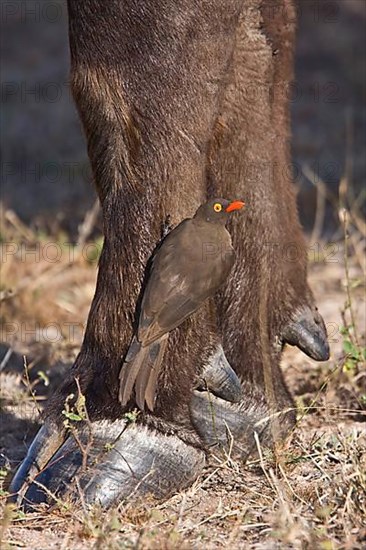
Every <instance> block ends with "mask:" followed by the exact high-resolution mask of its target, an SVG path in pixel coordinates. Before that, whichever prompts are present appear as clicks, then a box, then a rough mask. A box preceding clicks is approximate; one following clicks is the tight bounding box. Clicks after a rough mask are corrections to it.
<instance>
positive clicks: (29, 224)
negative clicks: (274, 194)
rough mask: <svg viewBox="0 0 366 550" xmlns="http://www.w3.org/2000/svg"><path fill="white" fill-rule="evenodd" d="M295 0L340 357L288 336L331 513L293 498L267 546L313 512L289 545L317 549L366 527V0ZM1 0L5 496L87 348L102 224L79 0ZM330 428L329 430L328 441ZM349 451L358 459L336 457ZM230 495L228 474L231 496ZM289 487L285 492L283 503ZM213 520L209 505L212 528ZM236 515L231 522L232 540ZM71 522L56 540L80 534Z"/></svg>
mask: <svg viewBox="0 0 366 550" xmlns="http://www.w3.org/2000/svg"><path fill="white" fill-rule="evenodd" d="M80 1H82V0H80ZM105 1H106V2H108V0H105ZM296 5H297V11H298V31H297V42H296V54H295V76H294V82H293V83H292V85H291V86H290V88H289V90H287V91H282V90H281V91H280V93H283V92H284V93H288V95H289V98H290V104H291V112H292V163H291V166H290V167H289V171H290V172H291V171H292V172H293V175H294V182H295V186H296V190H297V196H298V204H299V212H300V218H301V222H302V224H303V226H304V228H305V231H306V238H307V241H308V247H309V282H310V285H311V288H312V290H313V292H314V294H315V298H316V301H317V304H318V306H319V310H320V312H321V314H322V315H323V317H324V319H325V322H326V326H327V330H328V336H329V341H330V346H331V358H330V360H329V361H327V362H325V363H316V362H314V361H312V360H310V359H309V358H308V357H306V356H305V355H304V354H302V353H301V352H300V351H299V350H297V349H296V348H292V347H287V348H286V350H285V352H284V354H283V360H282V367H283V371H284V374H285V379H286V382H287V384H288V386H289V389H290V391H291V393H292V395H293V396H294V398H295V401H296V405H297V408H298V411H299V418H300V419H301V430H299V433H300V436H301V437H302V438H303V442H302V445H303V447H301V449H300V451H299V453H300V454H299V456H301V459H300V458H299V459H298V460H297V459H296V464H297V466H296V468H297V470H296V471H294V470H291V478H290V479H291V481H292V482H293V483H294V487H295V491H294V490H293V491H292V492H293V494H294V495H295V492H296V493H299V491H300V493H299V494H300V495H301V494H302V495H303V500H302V499H300V500H301V502H302V503H305V504H306V503H308V502H310V501H311V502H313V501H314V502H315V504H314V506H315V509H318V510H320V511H321V513H322V515H320V512H319V513H317V514H316V517H315V516H314V515H312V512H311V507H310V508H309V507H308V506H306V508H305V511H303V509H301V511H299V510H300V509H299V502H300V500H295V503H294V504H293V505H291V510H297V511H298V515H299V516H301V517H299V518H298V519H296V521H294V520H291V521H292V523H289V522H288V519H286V522H287V523H286V524H285V527H284V531H283V533H284V535H283V536H284V539H283V541H284V542H282V543H281V542H280V543H279V544H280V546H278V544H277V543H276V544H275V546H273V545H272V544H270V543H268V540H267V539H266V541H265V545H264V546H258V548H269V547H271V548H272V547H276V548H277V547H281V548H287V547H289V546H288V543H289V540H293V539H289V538H288V537H289V533H290V532H291V533H294V532H295V531H296V529H295V531H294V528H293V526H294V525H295V523H296V525H300V523H301V522H304V521H306V522H307V525H308V527H306V528H305V527H301V529H300V530H299V531H298V533H297V535H293V536H295V538H296V537H298V539H296V540H298V541H299V544H298V545H297V546H296V544H294V546H291V548H292V547H295V546H296V547H299V548H300V547H301V548H302V547H303V544H304V541H310V542H309V548H327V549H328V548H361V547H362V544H361V542H360V543H359V544H358V542H357V541H361V539H362V540H365V532H364V531H362V529H364V525H365V523H364V517H365V511H364V512H362V510H361V500H359V501H357V495H358V494H359V495H360V494H361V493H362V494H363V492H364V490H365V484H364V483H365V482H364V479H365V478H364V473H363V474H361V473H360V472H361V471H363V472H364V471H365V468H364V467H363V468H362V467H361V466H359V464H358V463H356V462H357V460H358V459H357V460H356V459H355V458H354V457H357V456H361V454H363V456H366V454H365V449H366V443H365V439H364V436H365V430H364V424H362V421H363V422H364V421H365V418H366V413H365V408H366V375H365V373H366V369H365V359H366V347H365V332H366V331H365V316H366V299H365V237H366V223H365V199H366V191H365V166H366V155H365V145H366V141H365V140H366V138H365V136H366V101H365V96H366V74H365V45H366V36H365V26H366V2H365V1H364V0H298V1H297V3H296ZM0 6H1V28H0V31H1V79H2V84H1V102H2V105H1V128H0V131H1V143H0V149H1V166H0V167H1V174H0V175H1V205H0V214H1V219H0V239H1V241H0V252H1V253H2V254H1V256H2V257H1V260H2V265H1V279H0V306H1V312H0V390H1V392H0V407H1V420H0V506H1V496H4V494H5V493H4V492H2V482H3V480H4V479H5V478H6V476H8V474H9V472H11V471H13V470H14V468H15V467H16V465H17V464H18V463H19V461H20V460H21V459H22V458H23V457H24V454H25V452H26V449H27V446H28V445H29V443H30V441H31V439H32V437H33V435H34V434H35V432H36V430H37V428H38V427H39V424H40V414H39V413H40V411H41V410H42V407H43V404H44V403H45V401H46V399H47V397H48V395H49V394H50V392H52V391H53V389H54V388H55V387H56V386H57V385H58V384H59V383H60V381H61V380H62V379H63V377H64V376H65V372H66V370H67V369H69V368H70V365H71V364H72V363H73V361H74V359H75V357H76V355H77V353H78V350H79V349H80V344H81V341H82V336H83V331H84V326H85V322H86V319H87V315H88V311H89V307H90V303H91V300H92V297H93V294H94V289H95V282H96V274H97V260H98V257H99V253H100V250H101V246H102V239H103V237H102V231H101V220H100V213H99V212H98V203H97V201H96V194H95V191H94V188H93V185H92V177H91V171H90V167H89V162H88V157H87V152H86V144H85V140H84V137H83V133H82V130H81V126H80V123H79V119H78V116H77V112H76V108H75V106H74V104H73V101H72V98H71V95H70V92H69V87H68V79H69V74H68V72H69V52H68V35H67V33H68V28H67V27H68V22H67V9H66V0H19V1H17V0H0ZM284 16H285V17H286V16H287V14H284ZM285 177H286V176H285ZM287 177H288V176H287ZM283 252H284V253H285V252H286V251H285V250H284V251H283ZM117 298H118V297H117ZM117 298H116V299H117ZM299 421H300V420H299ZM337 430H339V431H338V432H337ZM320 433H322V434H323V436H321V437H323V439H322V443H321V445H318V447H316V444H315V443H314V442H318V441H319V434H320ZM350 442H351V443H350ZM304 449H306V450H304ZM327 449H328V450H329V449H330V451H331V453H332V454H331V455H330V457H331V458H329V457H328V456H327V454H326V453H327ZM337 453H338V454H337ZM339 453H341V454H339ZM342 453H343V454H342ZM335 456H336V458H335ZM306 457H316V460H317V461H320V462H319V464H321V468H320V467H319V466H317V463H315V462H314V459H313V458H311V460H312V461H313V462H314V464H316V468H314V467H313V470H314V471H313V473H311V465H309V464H310V463H309V462H308V461H307V459H306ZM286 460H287V459H286ZM294 463H295V459H294ZM340 464H342V465H343V466H344V468H346V465H348V468H349V469H348V470H347V471H346V469H345V470H344V472H343V470H342V469H341V470H339V469H338V470H335V469H334V466H335V465H340ZM343 466H342V468H343ZM324 469H325V471H326V472H327V473H324ZM319 471H321V472H323V473H324V477H322V476H320V477H319ZM309 472H310V473H309ZM357 472H359V474H358V473H357ZM331 480H333V483H331V482H330V481H331ZM358 480H359V481H358ZM360 480H361V481H360ZM362 480H363V481H362ZM264 481H265V480H264ZM310 481H311V483H310ZM286 482H287V483H288V481H287V480H286ZM311 484H312V485H311ZM362 484H363V485H362ZM252 485H253V483H252V481H251V482H249V483H246V484H245V487H246V488H247V487H250V486H252ZM310 485H311V487H312V488H310ZM361 485H362V488H361ZM228 486H229V485H228ZM5 487H6V484H5ZM230 487H231V486H230ZM276 487H277V485H276ZM340 487H341V488H342V489H343V491H344V494H345V495H347V501H346V502H344V500H342V498H341V496H340V495H341V491H340ZM215 491H216V489H215V488H214V489H213V490H211V491H210V492H208V493H207V495H206V496H205V495H203V496H201V497H200V498H201V500H202V502H203V503H206V504H205V505H207V503H210V502H211V500H212V502H215V498H216V496H217V495H219V498H220V505H219V506H220V509H221V506H222V505H221V497H222V492H220V491H221V489H218V491H216V492H215ZM240 491H241V492H242V489H240ZM309 491H310V492H309ZM260 493H261V491H258V495H260ZM231 494H232V490H231V489H230V491H229V492H228V496H229V498H230V499H231V498H232V496H231ZM247 496H248V495H247ZM295 496H296V495H295ZM224 498H225V497H224ZM281 498H282V497H281ZM240 499H242V496H240ZM240 499H239V500H237V501H235V499H234V504H230V506H232V505H234V506H236V505H237V504H235V502H237V503H238V502H240ZM201 500H200V504H199V508H200V512H201ZM278 500H279V499H278V495H277V494H275V495H274V501H273V502H276V503H277V501H278ZM280 500H281V499H280ZM353 500H354V502H353ZM249 502H252V501H249ZM271 502H272V501H270V504H269V505H268V506H270V511H269V510H267V509H266V506H267V504H266V505H264V504H263V502H262V501H260V502H259V504H258V505H257V504H254V505H251V504H250V506H249V507H250V508H251V509H252V510H255V509H258V510H260V512H259V515H258V517H257V516H256V519H253V521H254V525H256V524H257V525H266V523H261V522H263V521H265V522H267V521H268V518H272V519H270V522H272V523H273V522H275V525H276V529H275V531H276V532H277V533H278V532H279V530H278V529H279V525H280V524H279V523H278V522H277V519H276V518H275V519H273V510H272V508H273V509H275V508H276V506H277V504H276V506H275V505H274V504H273V505H272V504H271ZM227 506H229V504H228V503H227ZM316 507H317V508H316ZM189 509H190V508H189ZM207 509H209V508H207ZM217 509H219V508H217ZM288 509H290V508H288ZM323 509H324V511H323ZM261 510H262V512H263V515H262V516H261V515H260V514H261V513H262V512H261ZM263 510H264V511H263ZM286 510H287V509H286ZM363 510H364V509H363ZM346 511H347V513H346ZM210 513H211V514H213V515H211V516H210V518H213V517H216V516H215V514H216V512H215V513H213V511H211V512H210ZM180 514H181V512H179V518H180ZM191 514H192V517H193V515H195V514H196V511H193V512H192V513H191ZM245 514H246V512H245V513H244V515H245ZM271 514H272V515H271ZM198 515H199V514H198ZM244 515H243V517H244ZM285 516H286V518H288V515H287V512H286V514H285ZM246 518H247V516H246V515H245V521H247V519H246ZM304 518H305V519H304ZM320 518H323V522H322V523H319V521H320ZM47 521H48V520H47ZM174 521H175V520H174ZM179 521H180V520H179ZM192 521H193V520H192ZM192 521H191V523H192ZM194 521H195V519H194ZM206 521H207V520H206V519H205V520H204V521H202V522H201V523H205V522H206ZM218 521H220V522H221V519H219V520H218ZM258 522H259V523H258ZM276 522H277V523H276ZM201 523H198V525H201ZM159 525H160V524H159ZM167 525H169V522H168V524H167ZM211 525H212V524H211V519H210V529H209V530H208V531H210V532H211ZM222 525H224V524H222ZM289 525H290V526H292V527H291V529H290V528H289ZM301 525H303V523H301ZM362 525H363V527H362ZM52 526H53V524H51V529H52V528H53V527H52ZM69 528H70V526H69V525H68V526H67V529H69ZM231 528H232V527H231V526H229V527H226V528H225V529H226V531H225V535H224V536H223V540H225V542H226V541H227V532H228V529H229V530H230V529H231ZM22 529H23V531H22ZM61 529H64V528H63V527H61ZM65 529H66V528H65ZM220 529H221V530H222V526H221V523H220ZM157 530H159V531H160V527H159V528H158V529H157ZM0 531H1V529H0ZM25 531H26V534H24V532H25ZM267 531H268V529H264V530H263V533H265V532H267ZM314 533H318V535H314ZM350 533H352V537H353V539H352V540H353V542H352V541H351V542H348V544H345V545H341V546H337V544H338V543H337V541H338V540H340V539H342V537H343V538H347V537H348V539H347V540H350V539H349V536H350V535H349V534H350ZM12 536H13V539H12V540H17V537H18V538H20V540H29V536H30V531H29V529H27V527H22V526H20V527H19V532H18V534H17V533H15V535H14V534H13V535H12ZM55 536H56V535H55V533H50V532H48V534H47V533H46V534H45V535H44V538H43V539H42V540H41V539H40V537H42V533H41V532H40V531H38V532H37V539H36V541H35V542H34V543H32V544H33V545H30V546H29V547H32V548H48V547H50V540H51V539H50V537H51V538H52V537H55ZM62 536H64V534H63V533H61V534H60V538H59V539H57V540H56V541H55V542H54V547H55V548H56V547H57V548H61V547H62V548H64V547H65V548H66V546H64V544H63V543H61V542H60V541H62ZM263 536H264V537H266V536H267V535H263ZM269 536H270V535H269ZM291 536H292V535H291ZM314 536H315V538H314ZM14 537H15V539H14ZM286 537H287V538H286ZM10 538H11V537H9V540H10ZM56 538H57V536H56ZM101 540H102V539H101ZM281 540H282V539H281ZM329 540H332V541H335V542H334V545H332V544H330V545H329V544H328V541H329ZM9 544H10V543H9ZM11 544H12V545H14V547H15V546H16V547H19V546H21V547H24V548H25V545H24V544H23V543H22V544H20V545H18V543H17V542H12V543H11ZM119 544H120V543H119ZM66 545H67V543H66ZM234 546H235V544H234ZM67 547H69V546H67ZM72 547H75V548H76V546H72ZM118 547H119V546H118ZM156 547H163V546H162V545H160V546H156ZM164 547H165V546H164ZM166 547H170V546H166ZM194 547H195V548H196V546H195V545H194ZM205 547H208V546H205ZM251 547H252V546H251ZM255 547H256V548H257V546H255ZM27 548H28V546H27ZM78 548H79V546H78ZM83 548H84V546H83ZM197 548H198V546H197ZM215 548H216V546H215ZM253 548H254V546H253Z"/></svg>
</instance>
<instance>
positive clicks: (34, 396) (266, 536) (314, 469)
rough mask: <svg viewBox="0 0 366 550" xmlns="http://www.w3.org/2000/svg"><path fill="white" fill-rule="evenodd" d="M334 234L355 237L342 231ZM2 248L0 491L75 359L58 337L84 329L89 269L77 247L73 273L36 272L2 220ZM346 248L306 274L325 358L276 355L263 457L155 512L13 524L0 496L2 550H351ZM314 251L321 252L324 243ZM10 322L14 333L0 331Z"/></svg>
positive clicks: (351, 289) (350, 264)
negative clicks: (293, 412) (282, 424)
mask: <svg viewBox="0 0 366 550" xmlns="http://www.w3.org/2000/svg"><path fill="white" fill-rule="evenodd" d="M318 219H319V218H318ZM319 223H320V222H319ZM351 224H352V220H351ZM347 231H349V232H352V235H355V238H356V232H355V231H356V230H354V228H353V227H352V225H351V226H350V227H348V229H347ZM63 239H64V237H63V236H58V240H57V244H58V246H59V247H60V249H62V247H65V245H63V244H62V242H63ZM2 240H3V242H13V243H15V244H16V245H17V247H18V252H17V254H12V255H10V256H9V257H8V258H7V262H6V263H4V264H3V273H2V287H1V292H2V295H1V297H2V299H3V308H2V318H1V322H2V327H3V341H5V343H6V344H7V346H6V347H5V346H2V354H1V356H0V371H1V404H2V409H3V410H2V413H3V422H2V425H1V428H2V433H1V438H0V443H1V453H2V454H1V464H2V469H1V470H0V475H1V476H2V478H4V477H5V475H6V473H7V470H9V469H13V468H14V466H15V464H16V463H17V462H18V461H19V460H20V459H21V458H22V456H23V455H24V452H25V449H26V446H27V445H28V444H29V441H30V440H31V437H32V436H33V434H34V432H35V430H36V429H37V426H38V408H39V407H41V406H42V403H43V400H44V398H45V397H46V396H47V394H48V392H49V390H50V388H51V389H52V388H53V387H54V386H55V385H56V383H58V381H59V379H58V376H59V377H61V376H62V372H64V369H65V368H68V365H69V364H70V363H71V362H72V360H73V358H74V356H75V354H76V352H77V350H78V348H79V345H80V341H81V337H82V330H81V328H80V330H76V331H75V333H74V335H73V337H72V338H71V337H70V333H69V332H67V331H65V330H63V328H62V327H65V326H67V325H66V324H65V323H75V326H76V325H77V324H80V327H81V326H82V325H83V323H84V322H85V320H86V317H87V311H88V307H89V304H90V300H91V297H92V294H93V291H94V285H95V277H96V263H95V262H94V261H88V260H87V259H85V257H83V254H80V247H79V249H77V248H76V249H75V251H74V252H75V254H74V259H73V261H70V256H69V255H68V254H62V256H61V258H60V261H59V262H57V263H49V262H47V261H46V260H45V259H44V258H43V257H42V250H44V248H45V247H47V245H48V243H49V239H47V238H46V237H45V236H39V235H36V234H34V233H33V232H32V231H31V230H30V229H29V228H27V227H24V226H23V225H22V224H21V223H20V222H19V220H17V219H16V218H14V217H12V215H10V219H9V215H7V216H3V226H2ZM86 240H87V239H85V241H86ZM359 240H360V239H359V238H358V236H357V243H359ZM85 241H84V242H85ZM347 243H348V249H347V248H346V249H345V246H344V240H343V239H342V238H341V237H340V240H339V241H338V242H337V243H336V244H337V246H336V255H335V257H334V258H335V259H336V261H335V262H333V261H332V262H327V261H326V260H327V255H326V254H323V255H319V256H317V258H315V260H314V258H313V261H312V263H311V266H310V283H311V285H312V288H313V289H314V291H315V294H316V297H317V301H318V304H319V308H320V310H321V312H322V313H323V315H324V317H325V320H326V323H327V326H328V331H329V333H330V340H331V349H332V357H331V360H330V361H329V362H327V363H322V364H317V363H315V362H313V361H311V360H309V359H307V358H306V357H305V356H304V355H303V354H301V353H300V352H299V351H298V350H296V349H294V348H291V349H288V350H287V351H286V353H285V354H284V360H283V369H284V373H285V377H286V380H287V382H288V384H289V386H290V388H291V391H292V393H293V394H294V395H295V398H296V401H297V405H298V410H299V413H298V419H299V421H298V426H297V428H296V430H295V432H294V434H293V435H292V437H291V438H290V439H289V441H288V442H287V443H286V445H284V446H283V448H282V450H281V451H280V452H279V453H277V454H276V457H275V458H274V457H273V456H271V455H264V456H262V455H261V458H260V459H257V460H252V461H251V462H249V463H248V464H246V465H245V466H244V464H241V463H240V462H236V461H234V460H232V459H228V460H226V461H224V462H223V461H222V459H220V458H215V457H214V456H213V457H212V459H211V464H210V465H209V466H208V467H207V469H206V471H205V472H204V474H203V475H202V476H201V478H200V479H199V480H198V481H197V482H196V483H195V485H194V486H193V487H191V488H190V489H189V490H187V491H185V492H183V493H179V494H177V495H176V496H174V497H173V498H171V499H170V500H169V501H167V502H165V503H163V504H161V503H156V502H153V501H151V502H145V503H140V504H133V505H132V504H129V503H128V502H127V503H123V504H122V505H121V506H119V507H118V508H116V509H113V510H110V511H108V512H104V513H102V512H101V511H100V510H98V509H96V510H93V511H85V510H83V509H82V508H81V509H77V508H76V507H75V506H73V505H70V504H68V503H66V506H58V507H56V508H54V509H53V510H51V511H48V512H47V513H45V511H44V510H43V509H40V510H39V511H38V512H37V513H33V514H28V515H24V514H23V513H22V512H20V511H17V510H14V509H12V508H9V507H5V505H4V500H5V499H4V496H3V497H2V504H1V506H2V512H3V519H2V522H1V528H0V530H1V538H2V548H4V549H6V548H25V549H27V548H28V549H35V548H37V549H46V548H47V549H52V548H57V549H59V548H65V549H67V548H70V549H71V548H72V549H76V550H77V549H79V548H80V549H84V548H96V549H98V548H103V549H114V548H116V549H117V548H139V549H155V548H156V549H164V548H165V549H169V550H170V549H174V548H179V549H184V548H187V549H191V548H197V549H199V548H202V549H203V548H209V549H216V548H226V547H228V548H243V549H244V548H253V549H258V550H259V549H265V550H268V549H272V548H273V549H275V548H276V549H281V550H282V549H292V548H293V549H309V550H313V549H324V550H328V549H329V550H333V549H345V550H346V549H356V548H362V547H363V544H364V541H365V537H366V434H365V430H364V427H365V424H364V422H365V420H366V413H365V404H366V371H365V364H364V363H363V364H362V358H361V357H360V356H357V353H358V351H359V350H360V349H361V348H363V347H364V346H365V341H364V333H365V330H364V327H365V296H364V286H363V283H362V280H363V273H362V265H360V261H359V255H358V254H357V255H356V254H355V251H354V249H353V248H352V243H350V241H349V240H348V241H347ZM25 244H26V245H27V246H28V248H30V247H31V246H33V247H34V246H38V247H39V250H40V261H36V256H34V255H33V256H32V255H28V256H27V257H26V258H24V257H22V252H21V247H22V246H24V245H25ZM320 249H321V250H323V251H324V250H326V248H325V244H324V243H320ZM334 258H333V256H332V260H333V259H334ZM345 258H347V261H345ZM24 259H25V260H26V261H24ZM10 288H11V289H12V292H9V289H10ZM352 319H353V321H352ZM10 322H11V323H16V324H17V326H18V327H20V328H19V329H18V331H15V332H14V331H13V332H12V333H10V332H9V330H5V328H6V323H10ZM50 322H52V323H57V324H58V325H57V326H59V327H60V337H59V338H58V339H57V340H55V341H52V338H51V337H52V331H51V332H50V333H49V334H48V333H45V330H44V329H45V328H46V327H47V326H48V327H49V326H50V325H49V324H50ZM22 323H23V324H24V323H28V325H27V326H28V328H29V329H30V328H31V325H32V323H33V325H32V327H33V328H34V331H33V333H31V332H29V333H28V334H25V333H24V331H23V332H22V330H21V325H22ZM345 325H346V329H344V326H345ZM342 327H343V328H342ZM8 328H9V327H8ZM54 328H55V327H54ZM12 330H13V329H12ZM55 330H56V329H55ZM4 335H5V336H6V339H5V340H4ZM7 350H11V351H7ZM23 354H25V355H26V356H27V362H28V366H29V380H27V378H26V377H25V375H24V369H23V360H22V355H23ZM54 373H56V374H54ZM57 373H58V375H57Z"/></svg>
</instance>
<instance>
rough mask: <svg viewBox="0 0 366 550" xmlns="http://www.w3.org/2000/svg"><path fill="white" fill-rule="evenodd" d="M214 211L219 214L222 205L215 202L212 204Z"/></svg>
mask: <svg viewBox="0 0 366 550" xmlns="http://www.w3.org/2000/svg"><path fill="white" fill-rule="evenodd" d="M214 210H215V212H221V210H222V205H221V204H220V203H219V202H215V204H214Z"/></svg>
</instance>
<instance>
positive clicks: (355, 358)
mask: <svg viewBox="0 0 366 550" xmlns="http://www.w3.org/2000/svg"><path fill="white" fill-rule="evenodd" d="M352 328H353V327H352V325H349V326H345V327H341V329H340V332H341V334H342V336H343V351H344V353H345V354H346V358H345V362H344V368H345V370H346V371H347V372H350V373H353V374H357V373H358V371H359V368H360V366H361V365H362V363H363V362H364V361H365V360H366V347H362V346H360V345H358V344H357V343H356V342H355V341H354V337H353V334H352Z"/></svg>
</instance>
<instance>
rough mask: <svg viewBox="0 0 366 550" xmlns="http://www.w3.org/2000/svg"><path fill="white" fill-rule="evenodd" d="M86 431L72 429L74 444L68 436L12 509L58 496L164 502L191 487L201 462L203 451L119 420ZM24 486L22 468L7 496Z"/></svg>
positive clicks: (101, 501)
mask: <svg viewBox="0 0 366 550" xmlns="http://www.w3.org/2000/svg"><path fill="white" fill-rule="evenodd" d="M91 428H92V432H91V433H90V430H89V429H88V427H87V426H84V427H83V428H81V429H80V430H78V434H77V438H78V442H77V441H76V439H75V437H73V435H69V437H68V438H67V439H66V441H65V442H64V444H63V445H62V446H61V447H60V448H59V450H58V451H57V452H56V453H55V454H54V455H53V456H52V458H51V459H50V461H49V462H48V464H47V465H46V466H45V467H44V469H42V470H41V471H40V472H39V473H38V475H36V476H35V478H34V479H33V480H32V481H31V482H30V483H29V486H28V488H27V489H26V490H23V492H22V496H21V499H20V501H19V499H18V505H20V506H22V507H23V508H24V509H25V510H31V509H32V508H33V507H34V506H35V505H37V504H41V503H47V504H54V503H55V502H57V499H61V500H62V499H64V498H68V499H69V498H71V499H72V500H79V499H80V497H81V496H82V499H83V501H84V502H85V503H86V504H87V505H92V504H99V505H100V506H102V507H103V508H108V507H109V506H112V505H114V504H118V503H120V502H121V501H123V500H124V499H126V498H129V497H134V498H135V497H141V496H144V495H147V494H150V495H152V496H153V497H155V498H157V499H165V498H168V497H169V496H171V495H172V494H173V493H174V492H176V491H179V490H181V489H184V488H186V487H187V486H189V485H190V484H192V483H193V481H194V480H195V479H196V478H197V476H198V475H199V474H200V472H201V471H202V468H203V467H204V464H205V455H204V452H203V451H201V450H199V449H196V448H193V447H191V446H189V445H187V444H185V443H184V442H183V441H182V440H180V439H179V438H178V437H176V436H174V435H164V434H161V433H158V432H156V431H153V430H151V429H149V428H146V427H145V426H141V425H136V424H128V425H127V423H126V421H124V420H118V421H115V422H107V421H100V422H95V423H93V424H92V425H91ZM41 431H42V430H40V431H39V432H38V435H37V436H36V440H37V438H38V439H39V441H38V444H42V441H40V439H42V438H43V437H44V434H43V433H41ZM88 443H89V444H88ZM82 449H84V451H83V450H82ZM26 460H27V459H26ZM26 460H25V461H26ZM76 481H77V483H76ZM25 483H26V479H25V477H24V469H23V470H22V468H20V469H19V470H18V472H17V474H16V475H15V477H14V480H13V482H12V484H11V487H10V492H12V491H14V492H15V490H16V489H19V487H20V486H24V484H25ZM80 492H82V495H80Z"/></svg>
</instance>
